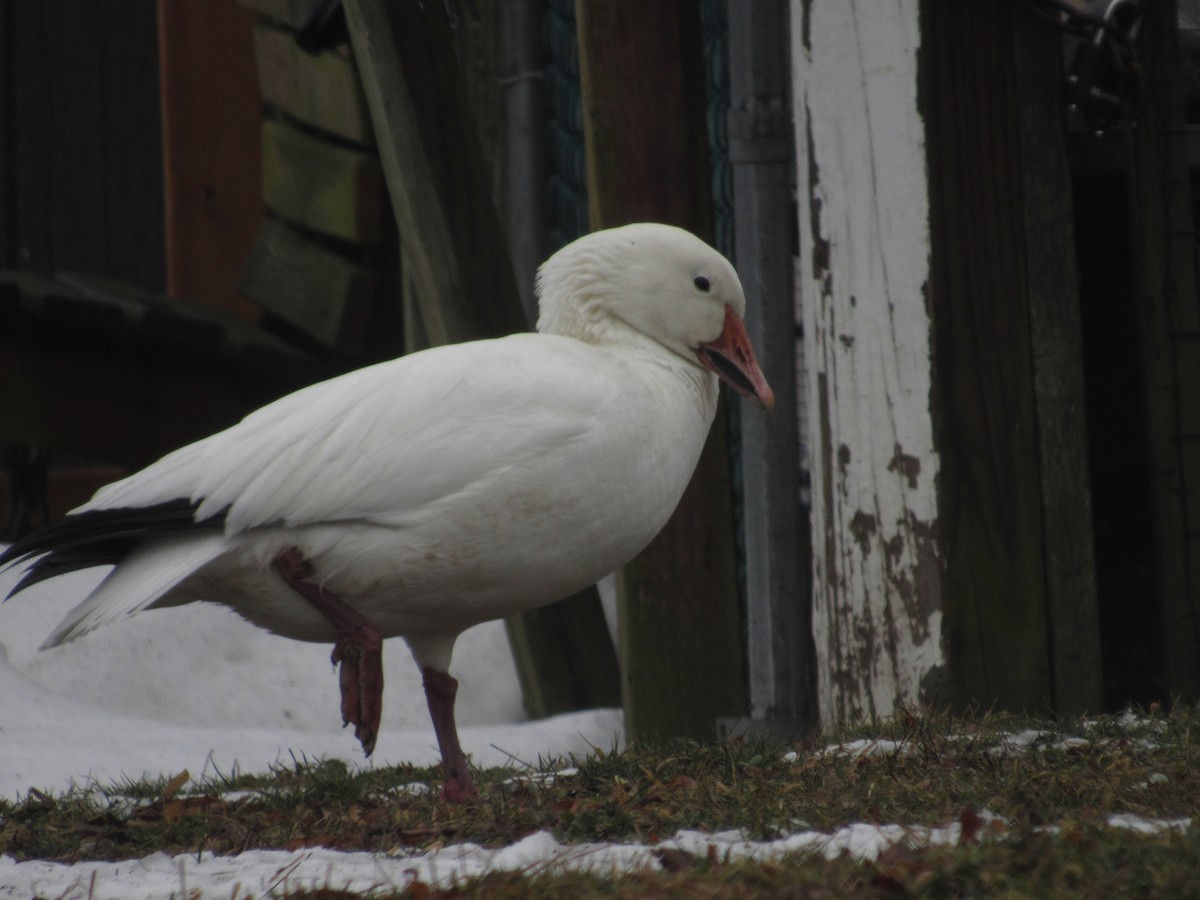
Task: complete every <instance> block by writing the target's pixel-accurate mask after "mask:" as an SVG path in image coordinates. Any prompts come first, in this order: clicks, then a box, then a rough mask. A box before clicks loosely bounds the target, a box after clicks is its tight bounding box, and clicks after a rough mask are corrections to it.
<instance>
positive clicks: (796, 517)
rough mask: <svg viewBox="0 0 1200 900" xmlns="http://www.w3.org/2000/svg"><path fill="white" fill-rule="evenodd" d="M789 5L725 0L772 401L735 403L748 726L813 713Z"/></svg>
mask: <svg viewBox="0 0 1200 900" xmlns="http://www.w3.org/2000/svg"><path fill="white" fill-rule="evenodd" d="M786 14H787V5H786V3H783V2H778V0H772V2H768V3H763V2H761V0H732V2H730V4H729V44H730V52H729V56H730V61H729V64H730V107H731V109H730V114H729V123H728V126H729V162H730V168H731V169H732V172H733V195H734V197H736V198H737V203H736V204H735V207H734V229H735V231H734V246H735V247H736V248H737V258H736V260H735V261H736V263H737V267H738V271H739V272H741V277H742V286H743V287H744V288H745V291H746V329H747V331H748V333H749V334H750V338H751V340H752V341H753V342H754V346H755V348H756V350H757V352H758V359H759V363H760V365H761V366H762V369H763V373H764V374H765V375H766V376H767V381H768V382H769V383H770V384H771V386H772V388H774V390H775V406H776V410H777V412H776V413H775V414H774V415H771V416H765V415H762V414H761V413H758V412H757V411H756V410H750V409H746V410H743V412H742V416H741V473H742V498H743V499H742V503H743V523H744V524H743V528H744V531H745V555H746V645H747V667H748V670H749V689H750V705H751V715H752V716H753V718H754V720H755V721H756V722H757V723H761V724H758V725H756V726H754V727H757V728H762V727H767V728H772V729H775V730H778V731H782V732H788V733H796V732H805V731H807V730H808V729H810V728H812V727H813V726H814V725H816V724H817V720H818V711H817V708H816V686H815V679H816V667H815V665H814V661H813V653H812V615H811V604H810V602H809V598H810V597H811V590H812V588H811V538H810V535H809V531H808V525H809V523H808V516H807V515H806V514H804V512H803V511H802V510H801V507H800V470H801V463H800V458H801V457H800V439H799V429H798V415H797V414H796V413H797V412H798V410H797V406H796V399H797V398H796V393H797V388H796V386H797V380H796V370H797V365H796V324H797V323H796V313H795V307H794V304H793V303H792V302H791V298H792V297H793V296H794V286H793V280H794V270H795V266H794V263H793V258H792V254H793V248H792V240H793V237H792V231H793V224H792V216H793V215H794V210H793V205H792V191H791V189H790V183H791V177H792V174H791V167H792V163H793V160H792V141H791V124H792V123H791V115H790V113H791V110H790V109H789V106H788V102H787V97H788V95H789V90H788V88H789V86H790V85H789V82H790V78H791V71H790V69H789V66H788V60H789V52H788V44H787V41H788V29H787V27H786Z"/></svg>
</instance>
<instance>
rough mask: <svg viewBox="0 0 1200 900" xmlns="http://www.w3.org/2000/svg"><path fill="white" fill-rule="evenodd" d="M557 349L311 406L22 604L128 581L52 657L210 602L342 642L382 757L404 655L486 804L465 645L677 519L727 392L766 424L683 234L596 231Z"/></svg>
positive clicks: (572, 270)
mask: <svg viewBox="0 0 1200 900" xmlns="http://www.w3.org/2000/svg"><path fill="white" fill-rule="evenodd" d="M538 294H539V304H540V318H539V320H538V331H539V333H538V334H517V335H512V336H509V337H505V338H501V339H498V340H489V341H476V342H472V343H467V344H458V345H452V346H446V347H438V348H435V349H432V350H426V351H424V352H421V353H415V354H412V355H410V356H405V357H401V358H399V359H395V360H392V361H390V362H385V363H381V364H378V365H374V366H371V367H369V368H365V369H360V370H358V371H355V372H350V373H348V374H345V375H342V376H340V377H337V378H333V379H330V380H329V381H325V382H322V383H320V384H317V385H313V386H311V387H308V388H305V389H303V390H300V391H297V392H296V393H294V394H290V395H289V396H286V397H283V398H282V399H280V400H277V401H275V402H274V403H271V404H269V405H268V406H265V407H263V408H262V409H260V410H258V411H256V412H254V413H252V414H250V415H249V416H247V417H246V418H245V419H243V420H242V421H241V422H239V423H238V424H237V425H234V426H233V427H231V428H229V429H227V430H226V431H222V432H220V433H218V434H215V435H213V436H211V437H209V438H206V439H204V440H201V441H197V442H196V443H194V444H190V445H188V446H186V447H183V448H182V449H180V450H177V451H175V452H174V453H171V454H168V455H167V456H165V457H163V458H162V459H160V460H159V461H158V462H156V463H154V464H152V465H150V466H149V467H147V468H146V469H143V470H142V471H140V472H138V473H136V474H134V475H131V476H129V477H128V478H125V479H123V480H121V481H118V482H115V483H114V484H110V485H108V486H106V487H104V488H103V489H101V490H100V491H99V492H97V494H96V495H95V497H93V498H92V500H91V501H89V502H88V503H86V504H85V505H83V506H81V507H79V508H78V509H76V510H74V511H72V512H71V514H70V515H68V516H67V517H66V518H65V519H64V520H62V521H61V522H58V523H55V524H51V525H49V526H47V527H45V528H43V529H41V530H39V531H37V532H35V533H34V534H32V535H29V536H27V537H25V538H23V539H22V540H20V541H18V542H17V543H16V544H14V545H13V546H12V547H10V548H9V549H8V550H7V551H6V552H5V553H4V554H3V555H0V568H3V567H6V566H9V565H12V564H13V563H15V562H18V561H21V560H26V559H31V558H33V562H32V565H31V566H30V567H29V568H28V570H27V571H26V572H25V574H24V577H23V579H22V580H21V582H20V583H18V585H17V586H16V588H14V590H13V592H12V593H14V594H15V593H17V592H18V591H20V590H23V589H24V588H26V587H28V586H29V585H30V584H33V583H35V582H37V581H41V580H43V579H45V578H50V577H54V576H56V575H59V574H62V573H64V572H68V571H71V570H74V569H79V568H85V567H90V566H99V565H114V564H115V568H114V569H113V570H112V572H111V573H110V574H109V575H108V576H107V577H106V578H105V579H104V581H102V582H101V583H100V584H99V585H98V586H97V587H96V589H95V590H94V591H92V593H91V594H90V595H89V596H88V597H87V598H86V599H84V600H83V602H82V603H80V604H79V605H78V606H77V607H76V608H75V609H73V610H72V611H71V612H70V613H69V614H68V615H67V617H66V618H65V619H64V621H63V622H62V623H61V624H60V625H59V626H58V628H57V629H55V631H54V633H53V634H51V635H50V637H49V638H48V639H47V640H46V642H45V644H44V645H43V646H44V647H50V646H55V645H57V644H61V643H63V642H65V641H69V640H72V639H74V638H76V637H79V636H80V635H82V634H85V633H87V632H88V631H91V630H92V629H94V628H96V627H98V626H100V625H103V624H105V623H107V622H111V621H114V620H116V619H121V618H124V617H126V616H129V615H132V614H134V613H136V612H138V611H139V610H143V609H147V608H151V607H163V606H173V605H177V604H182V603H189V602H192V601H195V600H210V601H216V602H220V603H224V604H226V605H228V606H230V607H232V608H233V609H234V610H235V611H237V612H238V613H239V614H240V615H242V616H244V617H245V618H247V619H249V620H250V621H252V622H255V623H257V624H258V625H260V626H262V627H263V628H266V629H269V630H270V631H273V632H275V633H277V634H281V635H286V636H287V637H291V638H296V639H299V640H305V641H320V642H332V643H333V644H334V651H333V659H334V661H335V662H337V663H340V683H341V692H342V717H343V720H344V722H346V723H353V724H354V726H355V733H356V735H357V736H358V738H359V740H360V741H361V742H362V745H363V747H364V749H365V750H366V752H367V753H368V754H370V753H371V751H372V749H373V747H374V744H375V738H376V733H377V731H378V728H379V717H380V701H381V697H382V690H383V681H382V671H381V667H380V647H381V642H382V639H383V638H386V637H391V636H396V635H400V636H403V637H404V638H405V640H406V641H407V642H408V645H409V647H410V648H411V650H412V654H413V657H414V658H415V660H416V663H417V665H418V666H420V667H421V669H422V672H423V674H424V684H425V693H426V697H427V700H428V704H429V710H430V715H431V717H432V719H433V726H434V730H435V732H436V734H437V739H438V744H439V747H440V749H441V752H442V759H443V765H444V770H445V794H446V796H447V797H449V798H451V799H461V798H464V797H466V796H469V795H471V794H472V793H473V792H474V786H473V783H472V780H471V773H470V770H469V768H468V766H467V761H466V758H465V756H464V755H463V751H462V748H461V746H460V745H459V741H458V736H457V733H456V730H455V725H454V697H455V692H456V690H457V686H458V684H457V682H456V681H455V680H454V679H453V678H452V677H451V676H450V674H449V671H448V670H449V667H450V658H451V652H452V650H453V647H454V642H455V639H456V638H457V637H458V635H459V634H460V633H461V632H462V631H463V630H465V629H466V628H468V627H470V626H472V625H475V624H477V623H479V622H482V621H485V620H488V619H494V618H499V617H502V616H508V615H511V614H513V613H517V612H521V611H523V610H528V609H531V608H533V607H536V606H539V605H542V604H545V603H550V602H552V601H555V600H558V599H560V598H562V597H565V596H567V595H569V594H571V593H572V592H574V591H576V590H579V589H581V588H583V587H585V586H586V585H588V584H590V583H592V582H594V581H596V580H597V579H599V578H601V577H602V576H604V575H605V574H606V573H608V572H610V571H612V570H613V569H615V568H617V567H619V566H621V565H622V564H624V563H625V562H626V561H628V560H629V559H630V558H631V557H633V556H634V555H635V554H636V553H638V551H640V550H641V549H642V548H643V547H644V546H645V545H646V544H647V543H649V542H650V540H651V539H652V538H653V537H654V536H655V534H657V533H658V531H659V530H660V529H661V528H662V526H663V525H664V523H665V522H666V521H667V519H668V517H669V516H670V514H671V512H672V511H673V510H674V509H675V506H676V503H677V502H678V500H679V497H680V495H681V494H682V492H683V490H684V487H685V486H686V485H687V483H688V480H689V479H690V477H691V475H692V471H693V470H694V468H695V465H696V461H697V459H698V457H699V455H700V450H701V447H702V446H703V444H704V440H705V436H706V435H707V433H708V430H709V425H710V424H711V422H712V419H713V414H714V411H715V409H716V403H717V379H718V378H720V379H721V380H723V381H725V382H727V383H729V384H730V385H731V386H732V387H733V388H734V389H735V390H736V391H737V392H738V393H740V394H742V395H743V396H745V397H748V398H749V399H751V400H752V401H754V402H755V403H757V404H758V405H759V406H761V407H763V408H765V409H770V408H771V406H772V405H773V403H774V398H773V396H772V394H771V389H770V388H769V387H768V386H767V384H766V381H765V380H764V378H763V375H762V372H761V371H760V370H759V367H758V364H757V362H756V361H755V358H754V352H753V350H752V349H751V346H750V341H749V339H748V337H747V335H746V331H745V328H744V326H743V324H742V320H741V316H743V315H744V312H745V299H744V297H743V295H742V288H741V284H740V283H739V281H738V277H737V274H736V273H735V272H734V270H733V267H732V266H731V265H730V264H729V263H728V262H727V261H726V260H725V259H724V257H722V256H721V255H720V254H718V253H717V252H716V251H715V250H713V249H712V248H711V247H709V246H708V245H706V244H705V243H703V242H702V241H700V240H699V239H698V238H696V237H694V236H693V235H691V234H689V233H687V232H686V231H681V230H680V229H678V228H672V227H669V226H666V225H656V224H636V225H627V226H624V227H622V228H614V229H611V230H607V231H600V232H596V233H594V234H590V235H588V236H586V237H584V238H581V239H580V240H578V241H576V242H575V243H573V244H571V245H569V246H568V247H565V248H564V249H562V250H560V251H559V252H558V253H556V254H555V255H554V256H553V257H551V258H550V259H549V260H548V261H547V262H546V263H545V264H544V265H543V266H542V268H541V270H540V271H539V273H538Z"/></svg>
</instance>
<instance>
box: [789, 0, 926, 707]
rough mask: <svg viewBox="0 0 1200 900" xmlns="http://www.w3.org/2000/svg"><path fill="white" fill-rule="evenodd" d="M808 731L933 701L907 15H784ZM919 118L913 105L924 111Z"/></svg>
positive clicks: (830, 11)
mask: <svg viewBox="0 0 1200 900" xmlns="http://www.w3.org/2000/svg"><path fill="white" fill-rule="evenodd" d="M792 11H793V18H792V27H793V48H794V53H795V56H794V59H795V63H796V67H795V78H796V80H795V92H794V100H795V104H796V114H795V121H796V149H797V156H798V162H797V171H798V176H799V180H800V190H799V199H800V210H799V214H800V228H801V247H800V273H799V283H798V288H797V289H798V297H799V306H800V309H801V315H802V322H803V356H802V358H801V360H800V362H799V363H798V365H800V366H803V367H805V372H806V376H805V377H806V379H807V390H808V397H807V405H808V409H809V410H810V411H811V413H810V415H811V417H812V426H811V432H810V434H809V435H808V436H807V437H808V441H809V446H808V452H809V453H810V454H811V471H812V540H813V636H814V641H815V645H816V654H817V659H818V663H817V680H818V700H819V704H820V710H821V721H822V724H824V725H826V726H829V725H832V724H835V723H839V722H843V721H847V720H855V719H861V718H871V717H875V716H887V715H890V714H892V713H893V712H895V711H896V710H897V709H899V708H901V707H902V706H904V705H908V704H920V703H923V702H937V701H939V700H942V701H944V691H945V686H946V677H947V673H946V646H945V643H944V641H943V632H942V629H943V613H944V603H945V597H944V594H943V584H942V577H943V571H944V569H943V567H944V561H943V547H942V535H943V533H944V532H943V530H942V529H943V527H944V522H942V521H940V520H939V517H940V515H941V511H940V510H939V508H938V502H937V501H938V496H939V485H944V484H945V481H946V475H945V472H944V470H943V468H942V462H941V456H940V454H939V452H938V448H937V447H936V445H935V435H934V419H933V416H934V413H933V408H932V403H933V397H932V390H933V368H934V362H933V357H932V353H933V345H932V340H933V335H932V333H931V331H932V322H931V317H932V314H933V311H932V310H931V309H930V306H929V295H928V293H927V291H928V285H929V279H930V252H931V249H930V248H931V236H930V229H929V199H928V197H929V183H928V181H927V171H930V170H931V169H932V166H930V168H929V169H927V162H926V159H925V154H924V149H925V133H924V129H923V127H922V119H921V115H920V110H919V109H918V82H917V78H918V69H917V61H918V51H919V48H920V47H922V45H923V43H924V41H925V39H926V36H925V35H923V34H921V33H920V29H919V22H918V15H917V8H916V6H915V5H914V4H895V5H891V6H888V7H887V8H886V9H884V8H882V7H877V6H874V5H872V6H871V7H870V9H869V10H868V9H867V8H866V7H865V6H864V5H862V4H821V3H799V4H793V7H792ZM926 115H928V112H927V111H926Z"/></svg>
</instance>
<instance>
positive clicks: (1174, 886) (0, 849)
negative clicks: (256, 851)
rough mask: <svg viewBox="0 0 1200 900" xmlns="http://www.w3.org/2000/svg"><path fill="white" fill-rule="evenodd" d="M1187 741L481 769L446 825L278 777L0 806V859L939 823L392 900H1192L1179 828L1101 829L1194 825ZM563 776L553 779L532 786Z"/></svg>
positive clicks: (744, 746) (428, 808)
mask: <svg viewBox="0 0 1200 900" xmlns="http://www.w3.org/2000/svg"><path fill="white" fill-rule="evenodd" d="M1198 726H1200V708H1198V707H1195V706H1185V705H1182V704H1180V705H1177V706H1176V707H1175V709H1174V710H1172V712H1171V713H1170V714H1161V713H1158V714H1153V715H1146V716H1139V717H1133V716H1125V717H1109V718H1103V719H1098V720H1094V721H1091V722H1080V721H1074V722H1064V721H1039V722H1035V721H1028V720H1017V719H1013V718H1010V717H1004V716H992V715H980V716H974V717H968V718H952V717H949V716H946V715H940V714H928V715H921V716H913V715H906V716H902V717H900V718H898V719H897V720H895V721H892V722H889V723H885V724H881V725H878V726H874V727H867V728H859V729H855V730H854V731H853V732H847V733H845V734H842V735H838V736H837V738H836V740H835V742H834V743H835V745H836V743H837V741H841V742H849V741H853V740H860V741H865V742H866V743H863V744H857V745H853V747H852V748H851V747H846V748H844V749H840V750H839V749H837V747H836V746H833V747H827V748H825V749H820V748H819V749H817V750H812V751H809V750H802V749H799V748H796V747H791V746H785V745H777V744H776V745H772V744H764V743H755V742H742V743H734V744H718V743H710V744H694V743H688V742H677V743H672V744H668V745H666V746H663V747H658V748H649V749H637V750H630V751H626V752H621V753H615V752H609V753H604V752H600V753H597V754H596V756H594V757H592V758H589V759H587V760H581V761H577V762H574V761H548V762H545V763H543V764H542V765H541V766H540V767H539V768H538V769H537V770H536V771H534V772H531V773H529V774H528V775H527V776H522V777H516V778H514V776H513V772H512V771H510V770H500V769H497V770H489V771H484V772H481V773H480V774H479V779H478V780H479V783H480V788H481V792H480V796H479V798H478V800H476V801H475V802H472V803H468V804H462V805H450V804H447V803H445V802H444V801H442V800H440V799H439V798H438V797H437V794H436V785H437V772H436V771H433V770H430V769H417V768H412V767H399V768H386V769H376V770H372V771H369V772H365V773H360V774H355V773H351V772H350V771H349V770H348V769H347V768H346V766H345V765H343V764H342V763H340V762H338V761H323V762H308V761H299V762H297V763H296V764H295V765H292V766H289V767H285V768H279V769H277V770H276V771H273V772H271V773H268V774H266V775H256V776H249V775H246V776H238V777H233V778H214V779H210V780H207V781H205V782H203V783H200V784H192V783H185V779H184V778H176V779H174V780H173V781H164V782H158V783H140V784H126V785H120V786H115V787H110V788H108V789H107V790H105V791H103V792H99V791H91V792H82V791H76V792H73V793H70V794H66V795H64V796H59V797H51V796H48V795H46V794H41V793H31V794H30V796H28V797H26V798H24V799H23V800H22V801H21V802H18V803H13V802H3V801H0V853H7V854H9V855H11V856H14V857H17V858H34V857H36V858H46V859H58V860H66V861H70V860H79V859H117V858H128V857H138V856H142V855H145V854H148V853H152V852H155V851H159V850H165V851H167V852H171V853H184V852H197V851H201V850H211V851H214V852H217V853H236V852H239V851H241V850H246V849H252V848H298V847H304V846H313V845H322V846H327V847H335V848H340V849H346V850H350V849H357V850H394V849H396V848H398V847H400V848H403V847H407V848H412V849H414V850H422V849H432V848H436V847H440V846H443V845H445V844H449V843H454V842H458V841H464V840H471V841H475V842H478V843H481V844H484V845H501V844H507V843H511V842H513V841H516V840H519V839H520V838H522V837H525V836H526V835H529V834H532V833H534V832H536V831H540V830H543V829H545V830H548V831H550V832H551V833H553V834H554V836H555V837H556V838H557V839H558V840H559V841H562V842H584V841H639V842H643V843H647V844H654V843H657V842H659V841H660V840H663V839H665V838H669V837H670V836H671V835H673V834H674V833H675V832H676V831H678V830H680V829H685V828H688V829H702V830H707V831H721V830H727V829H730V828H737V829H741V830H742V831H743V832H744V833H745V835H746V836H747V837H748V838H751V839H756V840H764V839H770V838H773V837H777V836H780V835H784V834H790V833H794V832H797V831H801V830H805V829H814V830H819V831H832V830H835V829H837V828H838V827H839V826H842V825H845V824H847V823H850V822H875V823H898V824H924V825H943V824H946V823H950V822H960V823H961V824H962V827H963V834H964V840H963V841H962V842H960V844H958V845H957V846H953V847H912V846H910V845H908V844H906V843H901V844H898V845H896V846H895V847H893V848H892V849H891V850H889V851H887V852H885V853H884V854H883V855H882V856H881V857H880V858H879V859H878V860H876V861H874V862H868V863H863V862H858V861H855V860H853V859H849V858H840V859H836V860H832V861H829V860H826V859H824V858H823V857H821V856H819V855H814V854H808V855H798V856H794V857H791V858H788V859H785V860H784V861H782V862H779V863H769V864H767V863H744V862H741V863H731V862H727V861H722V860H719V859H713V858H707V857H706V858H696V857H691V856H688V855H687V854H683V853H681V852H679V851H670V852H664V853H660V854H659V859H660V863H661V870H660V871H657V872H641V873H636V874H631V875H628V876H625V877H624V878H621V879H617V880H615V881H614V880H605V879H598V878H596V877H593V876H589V875H584V874H579V873H559V874H542V875H538V876H537V877H535V878H527V877H523V876H520V875H514V874H511V873H504V874H495V875H491V876H488V877H486V878H484V879H480V880H478V881H474V882H471V883H470V884H468V885H466V886H463V887H461V888H459V889H456V890H454V891H450V892H444V893H437V894H435V893H433V892H431V891H430V890H429V888H427V887H426V886H424V885H415V886H414V887H413V888H412V889H410V891H409V892H408V895H409V896H447V897H449V896H455V897H457V896H473V897H474V896H477V897H515V896H530V895H531V893H532V895H534V896H561V895H570V896H605V897H654V896H663V897H667V896H672V897H674V896H705V897H781V898H782V897H843V896H855V897H858V896H876V895H880V896H884V895H886V896H897V895H899V896H910V895H911V896H931V897H932V896H939V897H940V896H962V895H989V896H1060V895H1070V896H1081V897H1089V896H1090V897H1110V896H1200V878H1197V876H1196V872H1197V871H1200V837H1198V833H1200V822H1197V823H1195V824H1194V825H1193V827H1191V828H1188V829H1184V830H1174V831H1171V830H1168V831H1165V832H1163V833H1161V834H1158V835H1151V836H1140V835H1135V834H1133V833H1132V832H1130V831H1128V830H1124V829H1116V828H1113V827H1109V826H1108V824H1107V820H1108V817H1109V816H1110V815H1112V814H1130V815H1136V816H1142V817H1146V818H1150V819H1174V818H1183V817H1190V816H1193V815H1195V814H1196V811H1197V810H1198V809H1200V766H1197V758H1196V748H1195V739H1196V737H1197V736H1198V735H1200V727H1198ZM1031 729H1032V730H1036V732H1037V736H1036V737H1035V736H1033V734H1032V731H1030V730H1031ZM1014 735H1020V737H1019V738H1017V739H1014V737H1013V736H1014ZM1006 736H1007V737H1006ZM568 765H571V766H574V767H575V771H574V772H573V773H571V774H565V775H553V774H552V773H555V772H557V771H560V770H561V769H562V768H563V767H564V766H568ZM413 785H417V788H416V789H414V788H413V787H412V786H413ZM430 786H433V788H434V789H433V790H430V789H429V787H430ZM989 813H990V814H991V815H993V816H995V817H997V821H995V822H992V821H991V820H990V817H989V815H988V814H989ZM295 896H336V895H335V894H329V893H328V892H327V893H326V894H324V895H322V894H319V893H315V894H307V895H295Z"/></svg>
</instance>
